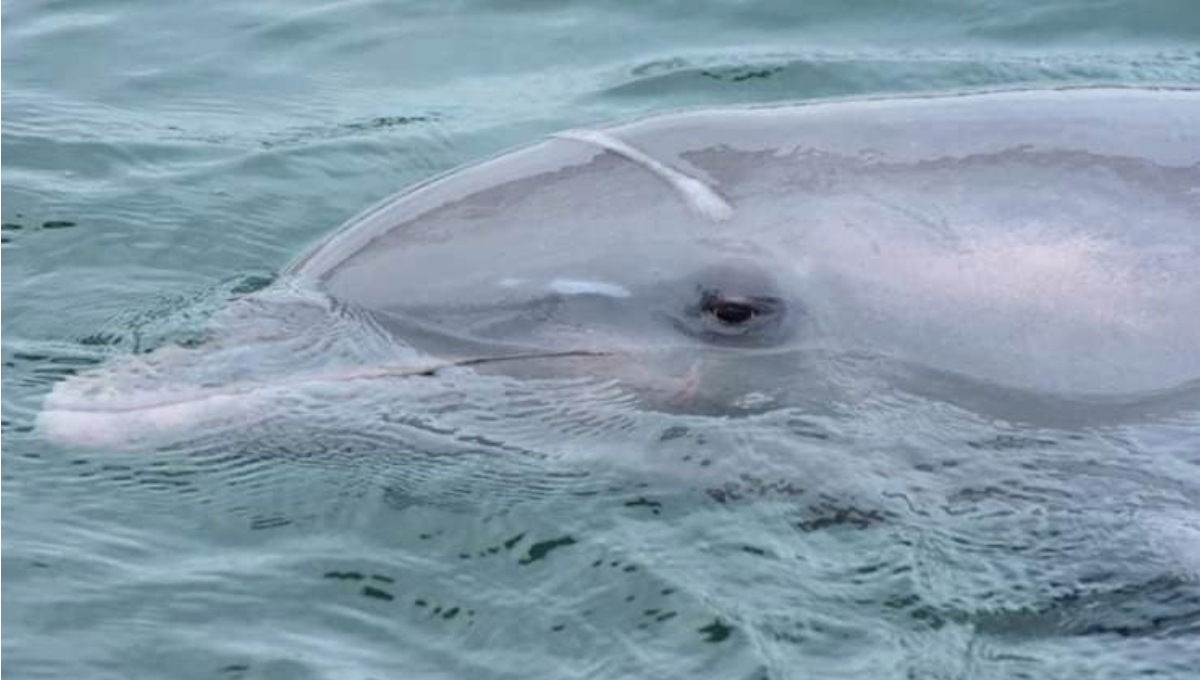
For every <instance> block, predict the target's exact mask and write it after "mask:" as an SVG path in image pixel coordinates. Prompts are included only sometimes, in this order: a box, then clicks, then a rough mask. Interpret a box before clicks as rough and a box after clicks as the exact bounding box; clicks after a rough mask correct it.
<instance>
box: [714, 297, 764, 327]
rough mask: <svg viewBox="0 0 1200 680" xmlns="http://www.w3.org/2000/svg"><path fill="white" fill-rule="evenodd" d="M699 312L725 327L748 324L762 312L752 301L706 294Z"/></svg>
mask: <svg viewBox="0 0 1200 680" xmlns="http://www.w3.org/2000/svg"><path fill="white" fill-rule="evenodd" d="M700 310H701V311H702V312H704V313H705V314H707V315H708V316H710V317H712V318H713V319H715V320H716V321H717V322H718V323H721V324H724V325H726V326H740V325H742V324H745V323H748V322H750V321H753V320H754V318H755V317H757V316H759V315H760V314H762V312H763V310H762V309H761V307H760V306H759V305H756V304H755V301H754V300H751V299H746V298H729V297H724V296H721V295H714V294H711V293H709V294H706V295H705V296H704V299H702V300H701V301H700Z"/></svg>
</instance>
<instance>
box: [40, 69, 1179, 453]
mask: <svg viewBox="0 0 1200 680" xmlns="http://www.w3.org/2000/svg"><path fill="white" fill-rule="evenodd" d="M1198 308H1200V91H1195V90H1180V89H1077V90H1073V89H1069V90H1051V91H1019V92H999V93H987V94H971V95H960V96H938V97H915V98H905V99H881V100H867V101H848V102H829V103H818V104H805V105H793V106H772V107H763V108H746V109H726V110H711V111H699V112H689V113H680V114H672V115H664V116H658V117H652V118H647V119H644V120H640V121H636V122H632V123H628V124H624V125H619V126H616V127H611V128H607V129H604V130H602V131H577V132H573V133H564V134H563V135H559V136H554V137H552V138H549V139H547V140H545V141H542V142H540V143H537V144H534V145H532V146H529V147H526V148H523V149H520V150H517V151H513V152H510V153H507V154H504V155H501V156H499V157H497V158H494V159H492V160H488V161H485V162H482V163H479V164H477V165H473V166H470V167H467V168H465V169H461V170H459V171H457V172H454V173H451V174H449V175H447V176H444V177H442V178H439V179H435V180H433V181H430V182H428V183H426V184H423V185H420V186H418V187H415V188H413V189H410V190H407V191H405V192H402V193H400V194H398V195H397V196H395V197H392V198H389V199H387V200H386V201H384V202H382V203H380V204H379V205H378V206H376V207H374V208H373V209H371V210H369V211H367V212H365V213H364V214H362V215H360V216H359V217H357V218H355V219H354V220H351V221H350V222H349V223H348V224H346V225H345V226H343V227H342V228H341V229H339V230H338V231H336V232H335V233H333V234H332V235H331V236H330V237H328V238H326V239H325V240H324V241H323V242H321V243H319V244H318V245H317V246H316V247H315V248H313V249H312V250H310V251H309V252H308V253H307V254H305V255H303V256H302V257H300V258H299V259H298V260H297V261H296V262H295V263H293V264H292V265H291V266H290V267H288V268H287V270H286V271H285V274H284V276H283V277H281V281H280V282H279V283H278V284H276V285H275V286H274V287H273V288H272V289H268V290H267V291H264V292H262V293H259V294H256V295H255V296H252V299H249V300H244V301H242V302H240V303H238V304H237V305H235V306H234V308H232V309H231V310H229V311H227V312H226V313H225V314H224V315H219V316H218V318H217V320H216V322H215V324H214V326H215V328H216V329H217V330H216V331H215V332H214V336H215V337H216V339H215V340H214V342H213V343H212V345H211V346H210V347H208V348H203V347H202V348H200V349H198V350H181V349H174V348H172V349H171V350H169V351H164V352H162V353H161V354H160V356H159V357H158V358H154V359H151V360H149V361H150V366H149V367H147V364H146V363H145V362H144V361H143V360H126V361H125V362H114V363H113V365H111V366H109V367H107V368H105V369H101V370H100V371H99V372H97V373H96V374H93V375H88V376H80V377H77V378H74V379H72V380H70V381H66V382H65V383H62V384H60V385H59V386H58V387H56V389H55V391H54V392H53V393H52V394H51V395H50V396H49V397H48V398H47V401H46V405H45V409H44V411H43V413H42V418H41V420H42V422H41V424H42V426H43V428H44V430H45V431H47V432H48V433H49V434H51V435H52V436H54V437H56V438H59V439H61V440H66V441H88V442H93V443H111V442H114V441H116V440H118V439H122V438H125V437H128V436H130V435H131V433H134V432H137V431H138V430H139V428H143V429H146V428H148V429H153V430H154V431H155V432H156V433H158V434H161V433H163V432H168V431H171V432H173V431H178V430H180V429H186V428H187V427H188V426H189V425H191V424H194V423H195V422H197V419H198V418H200V416H201V415H202V414H205V413H210V412H213V411H214V410H216V411H219V410H221V409H229V410H239V409H241V408H243V405H242V404H241V403H240V402H244V401H247V400H252V397H255V396H257V397H258V398H257V399H253V401H254V402H255V403H256V404H257V405H261V404H264V403H269V402H270V401H271V399H272V398H271V397H270V395H271V394H276V395H277V394H279V393H288V394H291V393H294V392H295V391H296V390H298V389H300V388H301V387H302V386H303V385H310V384H314V383H322V384H325V383H336V382H339V381H348V382H354V381H363V380H369V381H371V383H370V384H371V387H368V388H364V389H379V388H380V387H379V386H380V385H381V384H382V383H384V382H387V381H404V380H409V379H415V378H429V377H431V376H435V375H436V374H437V373H438V372H439V371H440V370H442V369H443V368H446V367H449V366H453V365H464V364H465V365H470V366H471V368H470V370H471V371H473V372H478V373H479V374H487V373H492V374H503V375H505V376H508V377H516V378H521V379H535V378H536V379H545V378H553V377H555V376H562V377H578V376H592V377H595V376H602V377H604V378H607V379H611V380H612V381H615V382H616V383H617V384H618V385H620V387H621V388H622V389H625V390H628V391H629V392H630V393H636V394H641V395H645V397H646V399H645V402H644V403H645V405H646V406H648V407H650V408H659V409H664V410H685V411H686V410H696V411H704V412H711V411H716V412H721V411H722V410H723V409H737V408H748V406H747V404H758V405H759V406H762V407H765V408H771V407H774V406H776V405H780V404H783V403H797V402H805V400H806V399H807V400H808V402H809V403H819V402H821V401H822V400H825V399H834V398H837V399H844V398H847V395H854V394H858V395H859V396H861V395H862V394H863V393H864V392H863V391H864V390H867V391H869V390H872V389H875V388H877V387H878V386H879V385H881V384H886V385H888V386H889V387H896V386H899V388H900V389H903V390H907V391H911V392H914V393H918V394H922V395H924V396H930V397H933V398H937V399H944V400H948V401H951V402H953V403H954V404H955V405H956V406H964V407H967V408H973V409H978V410H984V411H986V410H988V409H991V410H995V411H996V412H997V413H1000V414H1001V415H1004V416H1005V417H1009V416H1012V415H1013V411H1012V405H1013V404H1026V405H1028V404H1031V403H1037V404H1041V403H1043V402H1047V401H1054V402H1055V403H1069V404H1074V405H1075V406H1074V407H1073V408H1074V412H1075V413H1079V412H1082V411H1089V410H1090V411H1093V412H1096V409H1099V408H1100V407H1101V405H1103V404H1114V403H1122V404H1123V403H1136V402H1139V401H1145V400H1147V399H1151V400H1153V399H1160V398H1176V402H1179V403H1182V404H1183V405H1184V406H1183V407H1184V408H1188V409H1190V408H1194V407H1195V403H1196V397H1197V384H1198V382H1197V381H1198V380H1200V314H1198V313H1197V310H1198ZM314 348H315V349H314ZM272 357H273V358H272ZM297 357H299V358H297ZM229 365H237V366H238V369H237V370H236V371H235V370H232V369H229V368H228V366H229ZM214 367H216V368H214ZM131 376H135V379H131ZM199 383H203V385H200V386H198V384H199ZM170 385H176V387H170ZM179 385H187V387H178V386H179ZM850 386H857V389H858V391H857V392H855V389H852V388H851V387H850ZM272 390H275V392H272ZM1164 395H1166V396H1165V397H1164ZM101 397H103V398H101ZM1180 400H1182V401H1180ZM218 407H219V408H218ZM1040 408H1041V407H1040V406H1038V407H1036V408H1032V410H1034V411H1036V410H1039V409H1040ZM1017 417H1020V415H1019V414H1018V415H1017Z"/></svg>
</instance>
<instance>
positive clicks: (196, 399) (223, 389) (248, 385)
mask: <svg viewBox="0 0 1200 680" xmlns="http://www.w3.org/2000/svg"><path fill="white" fill-rule="evenodd" d="M613 354H614V353H613V352H607V351H598V350H563V351H557V352H525V353H518V354H501V355H495V356H475V357H466V358H461V359H446V360H435V361H433V362H431V363H428V364H413V363H405V364H383V365H380V366H372V367H363V368H347V369H325V370H321V371H312V372H308V373H305V374H301V375H295V376H290V377H285V378H282V379H275V380H266V381H263V382H254V381H240V382H234V383H230V384H226V385H220V386H212V387H197V388H186V387H185V388H184V391H183V393H182V394H180V395H178V396H176V397H175V398H169V399H168V398H164V399H154V398H153V391H146V392H150V394H148V395H145V396H146V397H147V401H143V402H141V403H135V404H129V405H124V406H122V405H116V404H114V405H108V406H103V407H94V406H88V405H85V403H84V402H86V401H104V400H106V399H109V398H111V396H110V395H106V394H104V393H102V392H101V393H97V394H95V395H88V394H86V393H84V394H74V395H67V394H62V393H59V394H55V393H54V392H51V394H50V395H48V397H47V400H46V403H45V405H44V408H45V409H46V410H49V411H59V412H73V413H93V414H113V415H119V414H128V413H136V412H139V411H149V410H154V409H167V408H172V407H178V406H187V405H192V404H197V403H200V402H204V401H209V400H220V399H230V398H236V397H241V396H247V395H252V394H255V393H257V392H265V391H269V390H274V389H280V388H295V387H301V386H304V385H306V384H320V383H330V382H343V381H354V380H382V379H387V378H411V377H433V376H436V375H437V374H438V373H439V372H441V371H444V370H446V369H450V368H462V367H470V366H482V365H486V364H494V363H503V362H516V361H536V360H543V359H569V358H580V357H607V356H612V355H613ZM135 394H136V392H135ZM160 396H162V395H160ZM56 397H57V398H56ZM55 402H58V403H55Z"/></svg>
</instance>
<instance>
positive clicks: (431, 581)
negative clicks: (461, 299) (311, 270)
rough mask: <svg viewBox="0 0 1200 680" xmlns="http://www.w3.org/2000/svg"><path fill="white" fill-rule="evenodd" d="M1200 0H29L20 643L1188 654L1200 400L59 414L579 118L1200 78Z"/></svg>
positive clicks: (18, 393)
mask: <svg viewBox="0 0 1200 680" xmlns="http://www.w3.org/2000/svg"><path fill="white" fill-rule="evenodd" d="M1197 36H1200V7H1197V6H1196V5H1195V3H1194V2H1191V1H1190V0H1174V1H1172V0H1155V1H1153V2H1143V1H1134V0H1114V1H1112V2H1102V3H1095V2H1079V1H1071V0H1051V1H1050V2H1032V1H1031V0H965V1H959V2H944V1H938V0H923V1H922V2H910V3H892V2H879V1H870V2H861V3H845V2H833V1H825V0H821V1H818V2H806V3H792V2H784V1H782V0H776V1H775V2H730V1H727V0H726V1H715V0H713V1H708V2H688V3H682V2H653V3H634V2H617V1H615V0H614V1H605V0H591V1H588V2H582V1H580V2H569V3H548V2H539V1H537V0H528V1H524V2H488V1H483V0H467V1H463V2H420V1H405V2H382V1H380V0H352V1H348V2H333V3H320V2H286V3H285V2H269V1H268V2H255V3H245V2H241V3H235V2H210V3H164V2H157V3H155V2H145V1H142V2H138V1H137V0H132V1H131V2H113V1H111V0H75V1H73V2H63V1H62V0H24V1H22V2H10V3H7V4H6V6H5V16H4V27H3V38H4V52H3V66H4V81H3V89H4V93H3V94H4V109H3V197H2V198H3V222H4V226H3V242H4V245H3V249H4V250H3V263H4V270H3V304H4V319H3V321H4V324H3V359H4V371H3V387H4V397H3V448H4V461H3V462H4V476H3V490H4V494H3V510H4V515H5V526H4V529H5V532H4V544H3V548H4V550H3V579H4V586H3V588H4V591H3V595H4V600H5V603H6V605H7V606H8V612H7V617H6V618H7V623H8V624H9V625H8V626H7V627H5V629H4V631H5V632H4V636H3V652H4V668H3V670H4V671H6V672H7V673H9V674H11V676H12V677H14V678H40V677H45V678H64V677H88V678H108V677H111V678H134V677H136V678H151V677H164V678H167V677H169V678H228V679H238V678H345V679H358V678H362V679H366V678H384V677H448V678H449V677H453V678H459V677H471V678H488V677H497V678H499V677H522V678H524V677H546V678H569V677H580V678H583V677H587V678H630V677H654V678H664V677H681V678H682V677H687V678H692V677H714V678H717V677H719V678H808V677H813V678H832V677H848V678H849V677H853V678H888V677H895V678H939V677H946V678H950V677H954V678H962V677H995V678H1010V677H1030V678H1083V677H1089V678H1090V677H1111V678H1129V677H1134V676H1136V675H1139V674H1142V675H1148V676H1154V677H1179V678H1185V677H1191V676H1192V675H1193V674H1194V672H1195V671H1194V669H1196V668H1200V585H1198V584H1197V574H1198V572H1200V513H1198V512H1197V510H1198V505H1197V504H1198V501H1197V499H1198V498H1200V474H1198V473H1200V471H1198V467H1197V466H1198V465H1200V453H1198V451H1200V447H1197V446H1196V442H1197V440H1200V436H1198V433H1200V409H1195V408H1193V409H1190V410H1189V409H1183V410H1182V413H1180V412H1178V411H1176V412H1175V413H1174V414H1173V415H1171V416H1170V417H1164V418H1156V419H1154V420H1152V421H1150V422H1145V421H1141V422H1134V423H1123V424H1119V425H1112V426H1109V427H1091V428H1086V429H1074V430H1064V429H1031V428H1029V427H1022V426H1018V425H1013V424H1007V423H1003V422H1000V423H998V422H994V421H990V420H987V419H985V418H981V417H977V416H973V415H972V414H970V413H967V412H964V411H957V410H955V409H953V408H950V407H948V406H946V405H944V404H936V403H932V402H923V401H920V400H915V399H910V398H907V397H905V396H904V395H902V394H901V395H897V394H881V395H880V396H879V399H878V400H877V401H876V402H873V403H862V404H856V405H854V406H853V408H852V409H851V410H850V411H842V412H840V413H833V414H806V413H797V412H793V411H787V410H784V411H778V412H772V413H767V414H761V415H759V416H757V417H752V418H744V419H740V420H737V421H734V422H722V421H715V420H712V419H706V418H702V417H695V418H684V417H672V416H669V415H665V414H664V415H661V416H659V415H653V414H652V415H645V414H641V415H639V416H638V417H633V416H631V415H630V412H629V411H628V409H627V405H625V404H623V403H622V402H621V401H620V400H619V399H617V398H615V397H613V398H610V396H611V395H607V394H605V393H603V392H599V393H588V395H587V396H588V398H590V399H591V400H592V401H591V402H590V403H591V404H592V406H594V407H595V408H596V409H597V410H596V411H594V412H592V413H588V414H585V415H588V416H589V417H586V418H585V417H582V416H580V414H579V413H578V412H552V411H540V412H537V413H534V414H532V415H528V414H527V416H528V417H524V418H517V417H515V416H514V417H511V418H500V419H498V420H497V419H492V420H489V419H488V418H487V417H485V416H486V415H487V414H486V410H487V409H486V408H485V406H486V403H487V402H486V398H487V395H474V396H472V397H471V399H475V400H477V401H470V400H469V399H468V403H467V406H466V407H465V408H461V409H460V410H459V411H456V412H455V413H456V414H457V415H455V416H454V418H456V420H454V426H455V430H454V431H455V432H456V436H455V437H452V438H449V439H448V438H446V437H444V436H441V435H439V432H438V431H437V430H436V429H430V428H429V427H428V426H429V425H430V423H432V422H434V420H433V419H434V417H435V416H438V417H442V418H444V417H446V413H447V411H445V410H444V409H443V410H441V411H439V410H438V409H439V408H440V407H448V406H447V404H445V403H440V402H438V401H437V399H436V398H435V397H439V395H437V394H431V395H430V397H429V399H428V400H427V401H426V402H425V406H424V409H425V410H417V411H414V412H412V413H407V414H395V415H396V417H407V418H409V419H410V421H409V422H407V423H406V424H405V426H406V427H408V428H409V429H408V432H409V434H410V436H409V437H408V438H407V440H406V441H403V442H398V441H396V440H394V439H391V438H380V437H373V436H372V433H371V432H369V431H364V432H357V433H354V434H350V433H342V435H341V436H336V437H334V436H330V437H327V438H316V439H306V440H302V441H297V439H296V438H295V437H291V438H289V429H288V428H287V427H286V426H283V425H279V427H278V430H277V431H276V430H272V429H271V428H272V426H273V424H272V423H265V424H263V425H262V427H263V428H264V430H263V431H262V432H261V433H260V434H263V440H268V441H271V442H272V444H271V445H270V446H265V445H262V444H261V443H260V444H247V445H245V446H232V445H230V444H229V440H228V439H222V438H221V437H219V436H215V435H216V434H219V433H213V434H214V436H213V437H211V438H209V439H208V440H205V439H204V438H203V437H202V438H200V439H199V440H198V441H196V442H191V443H189V445H188V446H187V447H183V448H178V447H177V448H172V449H167V450H162V451H156V452H154V451H151V452H147V451H141V452H128V453H113V452H102V451H98V450H88V449H78V450H66V449H63V448H60V447H54V446H51V445H49V444H47V443H46V442H44V441H42V440H41V439H39V437H38V436H37V435H36V434H35V433H33V432H31V424H32V422H33V417H34V415H35V413H36V411H37V408H38V405H39V403H40V400H41V398H42V397H43V396H44V395H45V393H46V392H47V391H48V390H49V388H50V385H51V384H52V383H53V382H54V381H56V380H59V379H61V378H62V377H64V376H67V375H71V374H72V373H74V372H77V371H79V370H81V369H85V368H87V367H89V366H93V365H95V364H97V363H98V362H100V361H102V360H103V359H105V358H106V357H109V356H113V355H122V354H128V353H130V352H140V351H145V350H147V349H150V348H153V347H157V346H161V345H165V344H170V343H174V342H188V341H191V340H194V339H195V338H196V337H198V333H199V329H201V328H202V326H203V321H204V319H205V318H206V316H207V315H208V314H211V313H212V312H213V311H214V310H215V309H217V308H219V307H220V306H221V305H222V304H223V302H224V301H225V300H227V299H229V298H232V297H237V296H239V295H243V294H245V293H247V292H250V291H253V290H256V289H259V288H261V287H263V286H264V285H266V284H267V283H268V282H269V281H271V280H272V279H273V277H274V275H275V273H276V272H277V271H279V270H280V269H281V268H282V267H283V266H284V265H285V264H286V263H287V262H288V261H289V260H290V259H291V258H292V257H294V256H295V255H297V254H299V252H301V250H302V249H303V248H305V247H306V246H307V245H308V244H310V243H312V242H313V241H314V240H315V239H317V238H318V237H320V236H321V235H322V234H324V233H327V232H328V231H329V230H330V229H332V228H333V227H335V226H336V225H337V224H338V223H340V222H341V221H343V220H345V219H347V218H349V217H350V216H351V215H353V214H354V213H356V212H357V211H359V210H360V209H362V208H363V207H365V206H366V205H368V204H370V203H371V202H373V201H375V200H378V199H379V198H382V197H384V196H386V195H388V194H390V193H392V192H393V191H395V190H396V189H398V188H400V187H402V186H404V185H406V184H409V183H412V182H414V181H418V180H421V179H424V178H427V177H430V176H432V175H435V174H437V173H440V172H444V171H447V170H449V169H451V168H453V167H455V166H458V165H460V164H463V163H466V162H468V161H471V160H473V159H478V158H481V157H484V156H487V155H490V154H493V153H497V152H499V151H501V150H503V149H505V148H508V147H511V146H513V145H517V144H522V143H527V142H530V141H533V140H536V139H539V138H541V137H542V136H544V135H545V134H548V133H550V132H553V131H555V130H559V129H562V128H567V127H577V126H586V125H589V124H595V123H598V122H602V121H610V120H615V119H620V118H625V117H629V116H635V115H641V114H645V113H650V112H654V111H662V110H669V109H674V108H678V107H682V106H701V105H724V104H740V103H752V102H770V101H798V100H806V99H814V98H824V97H840V96H856V95H879V94H890V93H900V92H909V91H927V90H948V89H949V90H958V89H969V88H981V87H998V86H1038V85H1063V84H1082V83H1092V82H1108V83H1126V84H1136V83H1160V82H1168V83H1192V84H1195V83H1200V45H1198V43H1197V40H1196V38H1197ZM448 394H452V393H450V392H447V393H442V394H440V398H444V399H449V396H447V395H448ZM576 396H578V395H576ZM458 406H459V407H461V406H462V405H461V404H460V405H458ZM476 406H477V407H478V408H475V407H476ZM514 408H515V407H514ZM276 425H278V424H276ZM514 451H516V452H518V453H521V454H530V455H507V456H506V455H504V454H505V452H507V453H508V454H513V452H514ZM729 460H735V461H739V462H740V463H741V464H740V465H738V466H730V465H728V464H724V463H725V462H726V461H729ZM667 472H677V473H679V474H676V475H671V474H666V473H667Z"/></svg>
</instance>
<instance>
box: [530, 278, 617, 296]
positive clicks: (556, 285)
mask: <svg viewBox="0 0 1200 680" xmlns="http://www.w3.org/2000/svg"><path fill="white" fill-rule="evenodd" d="M547 287H548V288H549V289H550V292H552V293H558V294H559V295H606V296H608V297H615V298H627V297H632V293H630V292H629V289H627V288H625V287H624V286H619V285H617V284H615V283H608V282H606V281H587V280H584V279H554V280H553V281H551V282H550V285H549V286H547Z"/></svg>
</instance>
